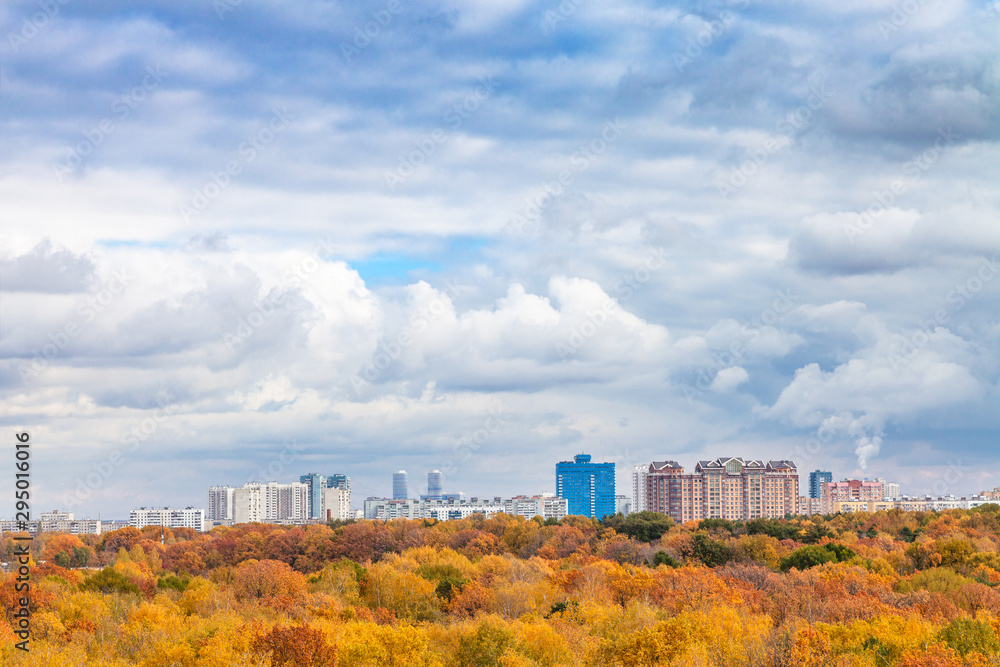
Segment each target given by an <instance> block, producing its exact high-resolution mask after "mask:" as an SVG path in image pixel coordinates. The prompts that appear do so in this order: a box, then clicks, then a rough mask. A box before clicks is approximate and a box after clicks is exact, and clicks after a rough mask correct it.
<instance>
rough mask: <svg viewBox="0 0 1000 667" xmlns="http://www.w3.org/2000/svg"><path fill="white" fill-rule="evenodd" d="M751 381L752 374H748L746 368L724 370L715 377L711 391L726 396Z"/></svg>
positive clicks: (732, 367) (733, 367)
mask: <svg viewBox="0 0 1000 667" xmlns="http://www.w3.org/2000/svg"><path fill="white" fill-rule="evenodd" d="M749 379H750V374H749V373H747V371H746V369H745V368H741V367H740V366H731V367H730V368H723V369H722V370H721V371H719V372H718V373H717V374H716V375H715V380H713V381H712V387H711V389H712V391H714V392H718V393H720V394H725V393H727V392H730V391H732V390H733V389H735V388H736V387H738V386H740V385H741V384H743V383H744V382H746V381H747V380H749Z"/></svg>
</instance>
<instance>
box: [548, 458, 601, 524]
mask: <svg viewBox="0 0 1000 667" xmlns="http://www.w3.org/2000/svg"><path fill="white" fill-rule="evenodd" d="M556 495H557V496H559V497H561V498H565V499H566V500H567V502H568V504H569V513H570V514H581V515H583V516H589V517H592V518H596V519H603V518H604V517H605V516H608V515H609V514H614V513H615V464H614V463H591V462H590V455H589V454H577V455H576V456H574V457H573V460H572V461H560V462H559V463H557V464H556Z"/></svg>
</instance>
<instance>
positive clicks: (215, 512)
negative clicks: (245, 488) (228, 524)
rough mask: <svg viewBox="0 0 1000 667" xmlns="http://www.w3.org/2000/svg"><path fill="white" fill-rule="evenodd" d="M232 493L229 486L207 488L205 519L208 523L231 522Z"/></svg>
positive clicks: (232, 490) (231, 488)
mask: <svg viewBox="0 0 1000 667" xmlns="http://www.w3.org/2000/svg"><path fill="white" fill-rule="evenodd" d="M233 492H234V489H233V487H231V486H210V487H208V504H207V506H206V507H205V518H206V519H207V520H208V521H232V520H233V499H234V498H233Z"/></svg>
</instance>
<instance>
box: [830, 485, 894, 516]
mask: <svg viewBox="0 0 1000 667" xmlns="http://www.w3.org/2000/svg"><path fill="white" fill-rule="evenodd" d="M882 498H883V488H882V482H880V481H878V480H875V481H870V480H867V479H864V480H862V479H845V480H843V481H842V482H825V483H824V484H823V495H822V510H821V511H822V513H823V514H835V513H836V512H835V510H834V503H837V502H844V501H850V500H863V501H866V502H867V501H877V500H882Z"/></svg>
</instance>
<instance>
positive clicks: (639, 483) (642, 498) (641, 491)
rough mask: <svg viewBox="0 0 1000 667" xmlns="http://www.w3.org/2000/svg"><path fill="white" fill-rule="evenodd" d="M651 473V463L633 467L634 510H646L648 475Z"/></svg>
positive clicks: (632, 508)
mask: <svg viewBox="0 0 1000 667" xmlns="http://www.w3.org/2000/svg"><path fill="white" fill-rule="evenodd" d="M648 474H649V464H648V463H646V464H644V465H641V466H635V467H634V468H632V507H631V508H630V509H631V511H632V512H643V511H645V510H646V475H648Z"/></svg>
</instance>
